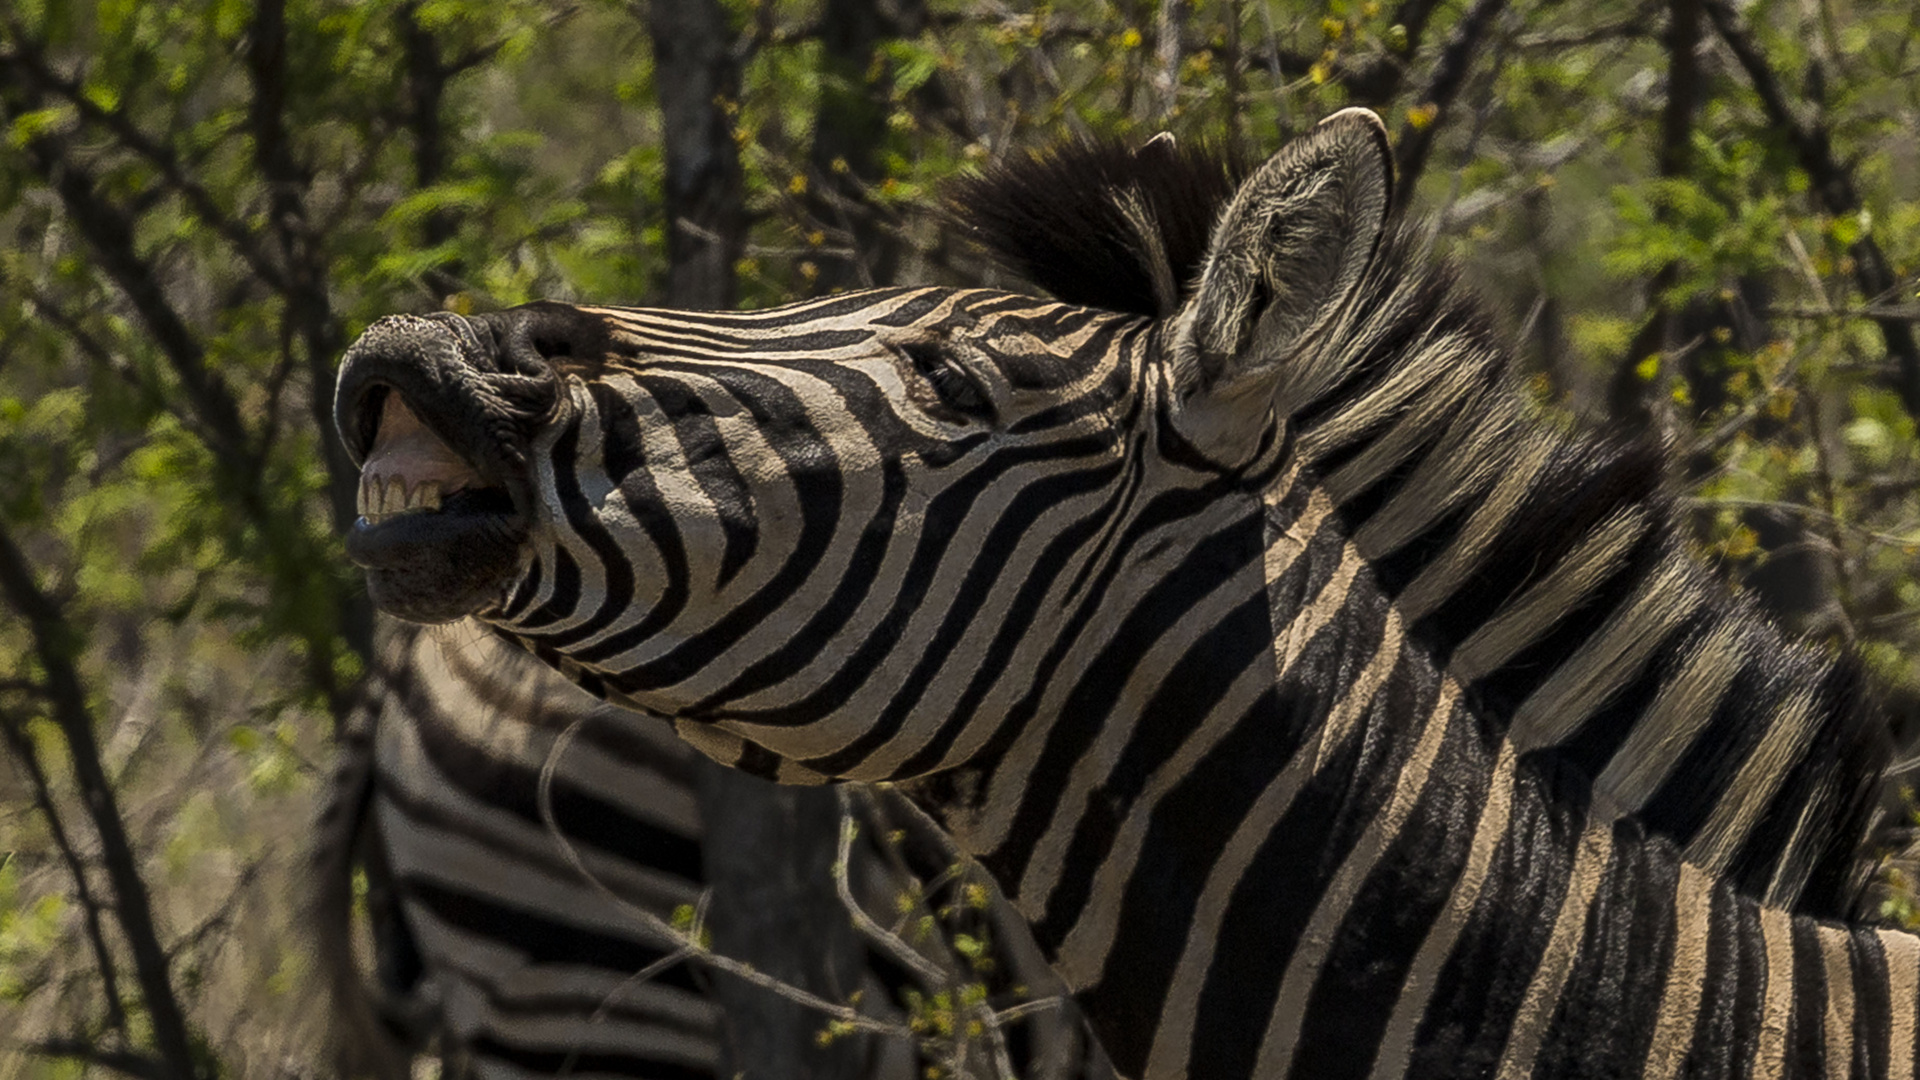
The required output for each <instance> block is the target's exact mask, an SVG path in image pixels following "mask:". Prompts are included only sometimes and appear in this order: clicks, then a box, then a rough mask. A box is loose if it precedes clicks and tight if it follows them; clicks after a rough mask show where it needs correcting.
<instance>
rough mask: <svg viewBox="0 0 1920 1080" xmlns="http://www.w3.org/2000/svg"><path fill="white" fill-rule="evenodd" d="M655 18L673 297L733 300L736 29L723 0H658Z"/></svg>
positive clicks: (742, 227)
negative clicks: (732, 107) (730, 111)
mask: <svg viewBox="0 0 1920 1080" xmlns="http://www.w3.org/2000/svg"><path fill="white" fill-rule="evenodd" d="M647 23H648V26H647V29H648V31H649V33H650V36H651V37H652V38H653V63H654V84H655V85H656V86H658V87H659V94H660V113H661V118H662V120H663V121H664V127H665V135H666V154H667V185H666V187H667V190H666V209H667V263H668V268H667V303H668V304H670V305H672V306H673V307H677V308H726V307H732V306H733V303H734V299H735V298H734V274H733V264H734V263H735V262H737V261H738V260H739V258H740V255H741V253H742V252H743V251H744V250H746V232H747V219H746V209H745V205H744V200H745V187H744V181H743V180H742V178H741V171H740V151H739V148H738V146H737V145H736V144H735V143H734V141H733V120H732V118H731V117H730V116H729V115H728V114H727V108H726V103H730V102H732V101H734V100H736V99H737V98H738V97H739V94H740V65H739V64H738V62H736V61H735V60H734V57H733V52H732V39H733V32H732V30H731V28H730V27H729V26H728V25H727V16H726V12H725V11H723V10H721V7H720V5H719V3H717V2H716V0H654V2H653V3H652V4H651V5H649V6H648V9H647Z"/></svg>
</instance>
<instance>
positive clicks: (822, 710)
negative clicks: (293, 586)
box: [337, 110, 1920, 1080]
mask: <svg viewBox="0 0 1920 1080" xmlns="http://www.w3.org/2000/svg"><path fill="white" fill-rule="evenodd" d="M1390 160H1391V159H1390V157H1389V155H1388V154H1387V151H1386V143H1385V135H1384V129H1383V128H1382V126H1381V125H1380V123H1379V121H1378V120H1377V119H1376V118H1373V117H1372V116H1371V114H1368V113H1365V112H1364V111H1361V110H1349V111H1347V112H1345V113H1342V114H1339V115H1337V116H1335V117H1333V118H1331V119H1329V120H1328V121H1326V122H1325V123H1323V124H1322V125H1321V126H1320V127H1319V128H1317V129H1316V130H1315V131H1314V132H1312V133H1311V134H1309V135H1308V136H1306V137H1304V138H1302V139H1301V140H1299V141H1297V142H1295V143H1293V144H1292V145H1290V146H1288V147H1286V148H1285V149H1283V150H1282V151H1280V152H1279V153H1278V154H1276V155H1275V156H1274V157H1273V158H1272V159H1270V160H1269V161H1267V162H1266V163H1265V164H1263V165H1261V166H1259V167H1258V168H1255V169H1252V170H1242V169H1240V168H1239V167H1237V166H1236V165H1235V164H1234V163H1232V162H1230V161H1225V160H1222V159H1220V158H1218V157H1215V156H1210V155H1207V154H1205V153H1199V154H1194V153H1186V152H1181V151H1177V150H1176V149H1175V148H1174V147H1173V146H1172V145H1171V144H1170V141H1167V140H1156V141H1155V142H1153V143H1150V144H1148V146H1146V147H1144V148H1142V149H1141V150H1139V151H1137V152H1127V151H1122V150H1116V149H1114V148H1111V147H1098V146H1095V147H1083V148H1070V149H1068V150H1066V151H1062V152H1060V153H1057V154H1055V155H1053V156H1051V157H1044V156H1043V157H1041V158H1038V159H1036V160H1034V161H1032V162H1029V163H1025V164H1018V165H1015V166H1011V167H1009V168H1008V169H1006V170H1004V171H1002V172H1001V173H997V174H994V175H991V176H989V177H987V178H984V179H982V180H981V181H979V182H978V183H977V184H975V185H974V186H973V187H972V188H971V189H969V191H968V192H967V193H964V194H963V195H962V198H963V199H964V200H966V201H967V202H968V203H969V205H968V206H967V207H966V209H967V211H968V213H969V215H970V218H971V220H972V222H973V227H974V228H975V230H976V233H977V235H978V236H979V237H980V238H981V239H982V240H983V241H984V242H985V243H986V244H987V245H988V246H989V247H990V248H992V249H993V250H995V251H996V252H997V253H998V254H999V255H1000V256H1001V257H1002V258H1003V260H1005V261H1006V262H1007V263H1008V264H1009V265H1010V266H1012V267H1013V268H1014V269H1016V270H1018V271H1019V272H1021V273H1023V274H1025V275H1026V276H1027V277H1028V278H1029V279H1031V280H1033V281H1034V282H1035V283H1036V284H1038V285H1040V286H1041V287H1043V288H1045V289H1047V290H1048V291H1051V292H1052V293H1054V295H1055V296H1057V297H1059V298H1060V300H1061V301H1063V302H1048V301H1041V300H1035V299H1033V298H1030V297H1025V296H1021V295H1017V294H1012V293H1004V292H996V291H987V290H962V289H945V288H921V289H888V290H878V291H872V292H866V293H858V294H851V295H848V296H842V297H833V298H828V299H823V300H817V301H810V302H807V303H803V304H797V305H792V306H789V307H785V308H778V309H774V310H771V311H766V312H757V313H741V314H709V313H687V312H665V311H648V310H632V309H616V308H575V307H568V306H565V305H553V304H546V305H534V306H531V307H528V308H522V309H515V310H513V311H509V312H502V313H499V314H496V315H488V316H478V317H473V318H456V317H451V316H434V317H429V318H406V317H399V318H394V319H389V320H385V321H383V322H381V323H379V324H376V325H375V326H374V327H372V328H370V329H369V331H368V332H367V334H366V335H365V336H364V337H363V338H362V339H361V340H360V341H359V342H358V343H357V344H356V345H355V346H354V348H353V349H352V350H351V351H350V352H349V354H348V356H347V359H346V360H345V362H344V364H343V367H342V372H341V378H340V387H339V397H338V408H337V415H338V419H339V424H340V429H341V432H342V436H343V438H344V439H345V440H346V442H347V445H348V447H349V449H350V451H351V452H352V453H354V454H355V455H357V457H358V458H359V459H361V460H364V461H365V462H366V465H365V470H366V473H367V475H369V476H370V477H372V478H374V480H375V482H376V483H377V484H378V485H379V486H380V497H379V499H378V500H376V501H375V503H374V505H373V514H372V516H371V517H369V518H368V519H367V520H366V521H365V522H363V524H362V525H361V526H359V527H357V528H356V530H355V532H354V534H353V535H352V536H351V537H350V538H349V541H348V546H349V551H350V553H351V554H353V555H354V557H355V558H356V559H357V560H358V561H359V562H360V563H361V564H362V565H364V566H366V567H367V570H368V580H369V586H370V588H371V590H372V592H373V595H374V598H375V600H376V602H377V603H379V604H380V605H381V606H383V607H385V608H386V609H387V610H389V611H392V612H395V613H398V614H401V615H403V616H406V617H410V618H415V619H419V620H424V621H444V620H462V619H471V620H474V621H475V622H476V623H478V624H481V625H484V626H486V627H488V628H489V629H490V630H491V631H492V632H493V633H495V634H497V635H499V636H500V637H502V638H503V639H506V640H510V641H513V642H516V643H518V644H519V645H520V646H522V647H523V648H525V649H526V650H527V651H529V652H531V653H532V654H533V655H535V656H537V657H539V658H541V659H542V660H544V661H545V662H547V663H548V664H549V665H551V666H553V667H554V668H556V669H558V670H560V671H562V672H563V673H565V674H566V675H567V676H568V677H569V678H571V679H573V680H574V681H575V682H576V683H578V684H579V685H581V686H582V687H584V688H586V689H588V690H589V691H591V692H592V693H594V694H596V695H598V696H600V697H602V698H604V699H606V700H608V701H611V702H615V703H617V704H620V705H622V706H625V707H627V708H629V709H631V710H633V711H635V712H636V713H639V714H641V715H648V716H654V717H659V718H663V719H664V720H666V721H668V722H670V723H671V725H672V727H673V729H674V730H676V731H677V732H678V733H679V734H680V735H681V736H682V737H683V738H684V739H686V740H687V741H688V742H690V743H692V744H693V745H694V746H695V747H696V748H698V749H700V750H701V751H703V752H705V753H706V754H707V755H709V756H711V757H713V758H715V759H717V760H720V761H722V762H723V763H726V764H729V765H732V766H735V767H738V768H741V769H745V770H747V771H750V772H754V773H757V774H759V775H763V776H769V777H774V778H777V779H779V780H782V781H784V782H789V783H818V782H822V781H829V780H858V781H886V782H890V783H895V784H898V785H901V786H902V787H903V788H904V789H905V790H907V791H908V793H909V794H910V795H911V797H913V798H914V799H915V800H916V801H917V802H918V803H920V804H921V805H922V806H924V807H926V808H927V809H928V811H929V812H930V813H932V814H934V815H936V816H937V817H939V818H940V820H942V821H943V822H944V823H945V824H946V827H947V828H948V829H949V830H950V831H951V832H952V834H953V836H954V837H955V839H956V840H957V842H958V843H959V844H960V845H961V846H962V847H963V848H964V849H965V850H967V851H969V852H971V853H973V854H974V856H975V857H976V858H978V859H979V861H980V862H981V864H982V865H984V866H985V867H986V868H987V869H988V870H989V871H990V872H991V873H992V874H993V876H994V877H995V879H996V880H997V881H998V882H999V883H1000V884H1001V886H1002V887H1003V888H1004V889H1005V890H1006V892H1007V894H1008V896H1009V898H1010V899H1011V900H1012V902H1013V903H1014V904H1015V906H1016V907H1017V908H1018V910H1019V911H1020V912H1021V913H1022V914H1023V915H1024V916H1025V917H1026V919H1027V920H1028V922H1029V924H1030V925H1031V926H1032V928H1033V930H1034V934H1035V937H1036V938H1037V940H1038V941H1039V943H1040V945H1041V947H1042V948H1043V949H1044V950H1045V951H1046V952H1047V954H1048V955H1049V957H1050V958H1051V959H1052V962H1053V964H1054V966H1055V969H1056V970H1057V971H1058V972H1059V973H1060V975H1061V976H1062V978H1063V979H1064V980H1065V981H1066V983H1067V985H1068V986H1069V987H1070V988H1071V989H1072V990H1073V991H1074V993H1075V994H1076V996H1077V997H1078V999H1079V1001H1080V1002H1081V1004H1082V1005H1083V1006H1084V1008H1085V1010H1086V1012H1087V1015H1088V1016H1089V1018H1090V1020H1091V1022H1092V1024H1093V1026H1094V1028H1095V1030H1096V1031H1097V1032H1098V1033H1099V1035H1100V1037H1101V1040H1102V1041H1103V1043H1104V1044H1105V1046H1106V1048H1107V1051H1108V1052H1109V1054H1110V1055H1111V1056H1112V1058H1113V1061H1114V1064H1115V1066H1116V1067H1117V1068H1118V1070H1119V1071H1120V1072H1121V1073H1122V1074H1123V1075H1126V1076H1132V1077H1153V1078H1163V1077H1196V1078H1207V1080H1232V1078H1237V1077H1263V1078H1265V1077H1283V1076H1293V1077H1314V1078H1320V1077H1330V1076H1352V1077H1383V1078H1384V1077H1401V1076H1417V1077H1483V1076H1497V1077H1529V1076H1530V1077H1543V1078H1544V1077H1619V1076H1662V1077H1664V1076H1680V1075H1686V1076H1701V1077H1709V1076H1712V1077H1733V1076H1751V1077H1760V1076H1780V1077H1813V1076H1850V1075H1858V1076H1865V1077H1879V1076H1911V1075H1913V1073H1914V1051H1913V1043H1914V1028H1915V1025H1914V1011H1915V1006H1916V996H1915V991H1916V986H1917V985H1920V976H1917V974H1916V973H1917V972H1920V950H1916V948H1915V939H1913V938H1912V937H1909V936H1907V935H1905V934H1900V933H1895V932H1891V931H1883V930H1879V929H1875V928H1872V927H1867V926H1852V925H1847V924H1845V923H1843V922H1839V921H1835V920H1837V919H1838V918H1839V917H1841V916H1844V915H1845V914H1846V909H1847V906H1848V900H1849V897H1850V896H1851V895H1852V889H1853V888H1854V887H1855V886H1856V885H1857V881H1858V876H1859V866H1860V862H1861V851H1862V844H1863V843H1864V841H1865V838H1866V833H1867V827H1868V822H1869V817H1870V813H1871V808H1872V804H1873V801H1874V798H1875V796H1876V793H1877V790H1878V787H1879V785H1880V783H1881V778H1882V776H1881V774H1882V771H1883V770H1884V768H1885V763H1886V760H1887V750H1886V747H1885V746H1884V734H1883V726H1882V725H1881V724H1880V723H1879V722H1878V720H1877V718H1876V717H1875V715H1874V714H1873V711H1872V709H1871V707H1870V706H1869V705H1868V704H1866V700H1865V698H1864V696H1863V691H1862V690H1861V687H1860V680H1859V677H1858V675H1857V672H1856V669H1855V667H1854V665H1852V664H1851V663H1850V662H1849V661H1846V660H1844V659H1841V660H1835V659H1833V658H1829V657H1826V656H1823V655H1820V654H1818V653H1816V652H1813V651H1810V650H1807V649H1805V648H1802V647H1800V646H1797V645H1794V644H1792V643H1789V642H1787V641H1785V640H1783V639H1782V638H1781V636H1780V635H1779V633H1778V632H1777V631H1776V630H1774V629H1773V628H1772V627H1771V626H1770V625H1768V624H1767V623H1766V622H1765V621H1764V620H1763V619H1761V618H1760V617H1759V616H1758V615H1757V614H1756V613H1755V612H1754V611H1753V610H1752V609H1751V607H1750V606H1749V605H1748V604H1746V603H1745V602H1744V601H1742V600H1740V599H1739V598H1737V597H1734V596H1731V595H1729V593H1728V592H1727V590H1726V589H1725V588H1724V587H1723V586H1721V585H1719V584H1717V583H1716V582H1715V580H1714V579H1713V578H1712V576H1711V575H1710V574H1708V573H1707V572H1706V571H1704V570H1703V569H1702V568H1701V567H1699V566H1698V565H1696V563H1695V562H1694V561H1693V560H1692V558H1691V557H1690V556H1689V555H1688V554H1687V552H1686V546H1685V543H1684V539H1683V535H1682V533H1681V530H1680V528H1679V527H1678V524H1677V518H1676V514H1675V512H1674V510H1673V508H1672V505H1671V502H1670V499H1669V498H1668V497H1667V495H1666V494H1665V493H1664V491H1663V489H1662V485H1661V465H1662V461H1661V455H1660V454H1659V452H1658V450H1657V448H1649V447H1646V446H1643V445H1638V444H1634V443H1632V442H1623V441H1620V440H1616V439H1609V438H1603V437H1598V436H1594V435H1591V434H1586V433H1580V432H1571V431H1567V430H1565V429H1564V427H1563V426H1561V425H1557V424H1555V423H1552V422H1551V421H1549V420H1547V419H1545V418H1543V417H1541V416H1539V415H1538V414H1537V412H1536V410H1535V409H1534V408H1533V407H1532V406H1531V405H1530V404H1528V403H1527V402H1526V401H1525V400H1524V399H1523V398H1522V396H1521V395H1520V394H1519V393H1518V391H1517V390H1516V388H1515V387H1514V385H1513V382H1512V380H1511V378H1510V376H1509V375H1508V374H1507V371H1506V359H1505V353H1504V350H1503V349H1502V347H1501V344H1500V341H1499V335H1498V334H1497V333H1495V332H1494V331H1493V330H1492V329H1490V327H1489V324H1488V322H1487V320H1485V319H1484V318H1483V317H1482V316H1481V315H1480V314H1479V312H1478V310H1477V308H1476V306H1475V305H1474V303H1473V302H1472V301H1471V299H1470V298H1468V297H1466V296H1465V295H1464V294H1463V293H1462V291H1461V290H1460V289H1459V288H1458V287H1457V286H1456V285H1455V284H1454V282H1453V280H1452V278H1451V276H1450V274H1449V272H1448V271H1447V270H1446V269H1445V268H1444V267H1437V266H1434V265H1431V264H1430V263H1428V262H1427V261H1426V259H1425V257H1424V256H1423V255H1422V254H1421V248H1420V245H1419V244H1418V242H1417V238H1415V237H1413V236H1411V235H1410V234H1409V233H1408V232H1407V231H1406V230H1404V229H1402V228H1400V227H1398V226H1396V225H1395V224H1394V222H1393V220H1392V218H1391V215H1390V213H1389V209H1390V208H1389V205H1388V202H1389V194H1388V193H1389V192H1390V190H1391V183H1390V180H1391V176H1390V173H1391V164H1390ZM395 485H397V486H398V492H399V494H398V495H396V494H395ZM427 485H432V491H433V496H432V498H431V500H425V499H422V498H421V497H420V496H419V492H420V491H422V490H424V489H425V488H426V486H427ZM443 495H444V499H443V497H442V496H443ZM427 501H431V502H432V503H433V504H434V505H432V506H427V505H426V502H427ZM456 546H457V549H458V550H459V551H460V552H461V553H462V559H460V560H458V561H449V560H448V559H447V558H446V557H445V553H446V552H447V551H449V550H453V549H454V548H455V547H456Z"/></svg>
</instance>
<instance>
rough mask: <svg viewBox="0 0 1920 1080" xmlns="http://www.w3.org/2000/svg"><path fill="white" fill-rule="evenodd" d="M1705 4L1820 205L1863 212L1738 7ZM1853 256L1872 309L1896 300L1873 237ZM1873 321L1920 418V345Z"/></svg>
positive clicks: (1712, 0)
mask: <svg viewBox="0 0 1920 1080" xmlns="http://www.w3.org/2000/svg"><path fill="white" fill-rule="evenodd" d="M1704 2H1705V4H1706V11H1707V16H1708V17H1709V18H1710V19H1712V20H1713V26H1714V29H1715V30H1717V31H1718V32H1719V34H1720V39H1721V40H1722V41H1724V42H1726V43H1727V48H1728V49H1730V50H1731V51H1732V52H1733V55H1734V58H1735V59H1736V60H1738V61H1739V62H1740V68H1741V70H1743V71H1745V72H1746V73H1747V81H1748V82H1749V83H1750V84H1751V85H1752V86H1753V92H1754V94H1755V95H1757V96H1758V97H1759V98H1760V104H1761V107H1762V108H1763V109H1764V110H1765V111H1766V114H1767V118H1768V120H1770V121H1772V123H1773V125H1774V126H1775V127H1776V128H1779V129H1780V130H1781V131H1782V132H1784V133H1785V135H1786V137H1787V142H1788V143H1789V144H1791V145H1792V147H1793V149H1794V153H1795V154H1796V155H1797V156H1798V157H1799V159H1800V167H1801V168H1802V169H1805V170H1806V171H1807V176H1808V178H1809V179H1810V180H1811V181H1812V182H1813V192H1814V195H1815V196H1816V197H1817V198H1818V199H1819V200H1820V204H1821V205H1822V206H1823V207H1825V208H1826V211H1827V213H1829V214H1832V215H1833V216H1835V217H1842V216H1846V215H1849V214H1854V213H1857V212H1859V210H1860V193H1859V191H1858V190H1857V189H1856V188H1855V187H1854V184H1853V175H1852V173H1851V172H1850V171H1848V169H1847V168H1846V167H1845V166H1844V165H1842V164H1841V163H1840V161H1839V160H1838V159H1837V158H1836V157H1835V156H1834V153H1833V139H1832V135H1831V133H1830V132H1829V131H1828V130H1827V128H1826V125H1825V124H1824V123H1822V122H1821V121H1820V119H1819V118H1818V117H1817V116H1808V115H1806V114H1805V112H1804V111H1803V110H1801V109H1797V108H1795V107H1794V103H1793V102H1792V100H1791V99H1789V98H1788V96H1787V91H1786V88H1785V87H1784V86H1783V85H1782V84H1781V81H1780V77H1779V75H1778V74H1777V73H1776V72H1775V71H1774V69H1773V65H1772V63H1771V62H1769V61H1768V59H1767V55H1766V51H1765V50H1764V49H1763V48H1762V47H1761V45H1760V43H1759V41H1757V40H1756V39H1755V38H1754V36H1753V31H1752V30H1751V29H1750V28H1749V27H1748V26H1747V23H1746V20H1745V19H1743V18H1742V17H1741V16H1740V13H1739V12H1738V11H1736V10H1734V8H1733V5H1732V4H1731V3H1729V2H1728V0H1704ZM1847 252H1848V254H1849V255H1851V256H1852V257H1853V273H1854V280H1855V282H1856V283H1857V284H1858V285H1859V287H1860V292H1861V294H1862V296H1863V297H1864V298H1865V301H1866V303H1867V304H1868V305H1869V306H1871V305H1876V304H1879V303H1882V302H1884V301H1886V300H1888V299H1890V298H1891V297H1892V295H1893V294H1894V291H1895V286H1896V281H1895V279H1894V275H1893V271H1892V270H1891V269H1889V268H1888V266H1887V259H1886V256H1885V255H1884V254H1882V253H1881V251H1880V245H1879V244H1877V243H1875V242H1874V239H1873V237H1872V236H1867V235H1863V236H1861V237H1860V239H1858V240H1856V241H1854V243H1853V244H1852V245H1851V246H1849V247H1848V249H1847ZM1873 321H1874V323H1875V325H1877V326H1879V327H1880V336H1881V338H1882V339H1883V340H1884V341H1885V342H1886V347H1887V354H1888V355H1889V356H1891V357H1893V358H1894V360H1895V361H1896V363H1897V365H1898V375H1897V377H1896V379H1895V387H1896V389H1897V390H1898V391H1899V394H1900V401H1901V403H1902V404H1903V405H1904V406H1906V410H1907V412H1908V413H1909V414H1911V415H1913V416H1915V417H1920V342H1917V341H1916V340H1915V338H1914V334H1913V328H1912V327H1911V326H1909V325H1908V324H1907V323H1906V322H1905V321H1904V320H1902V319H1898V318H1886V317H1878V316H1876V317H1874V319H1873Z"/></svg>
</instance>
